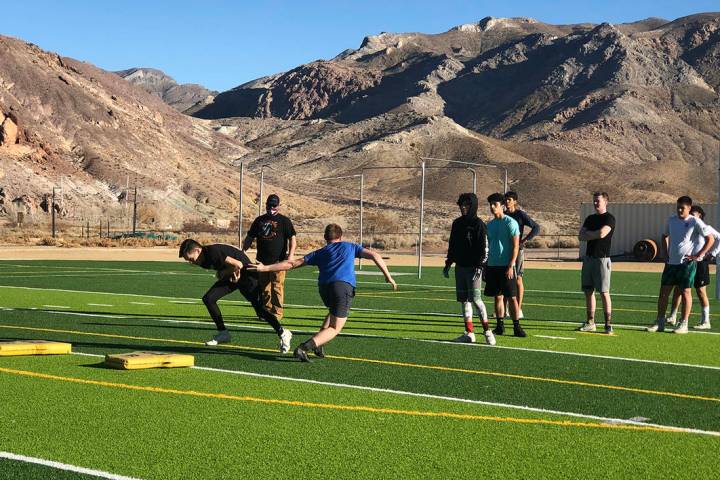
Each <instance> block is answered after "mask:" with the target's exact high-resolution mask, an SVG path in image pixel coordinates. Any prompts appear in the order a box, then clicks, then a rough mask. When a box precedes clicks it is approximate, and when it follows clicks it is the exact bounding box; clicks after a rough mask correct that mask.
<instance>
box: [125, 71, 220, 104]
mask: <svg viewBox="0 0 720 480" xmlns="http://www.w3.org/2000/svg"><path fill="white" fill-rule="evenodd" d="M115 73H116V74H117V75H119V76H120V77H121V78H124V79H125V80H127V81H128V82H130V83H132V84H133V85H137V86H139V87H140V88H142V89H143V90H145V91H146V92H148V93H151V94H153V95H157V96H158V97H159V98H160V99H161V100H162V101H163V102H165V103H167V104H168V105H170V106H171V107H173V108H174V109H175V110H177V111H179V112H184V111H185V110H188V109H189V108H195V109H199V108H202V107H203V106H204V105H206V104H208V103H211V102H212V101H213V99H214V97H215V95H217V93H218V92H215V91H212V90H208V89H207V88H205V87H203V86H202V85H198V84H196V83H183V84H178V83H177V82H176V81H175V79H174V78H172V77H170V76H169V75H166V74H165V73H163V72H162V71H160V70H156V69H154V68H130V69H128V70H121V71H119V72H115Z"/></svg>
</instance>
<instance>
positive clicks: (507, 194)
mask: <svg viewBox="0 0 720 480" xmlns="http://www.w3.org/2000/svg"><path fill="white" fill-rule="evenodd" d="M505 198H512V199H513V200H515V201H516V202H517V201H518V194H517V192H513V191H512V190H511V191H509V192H505Z"/></svg>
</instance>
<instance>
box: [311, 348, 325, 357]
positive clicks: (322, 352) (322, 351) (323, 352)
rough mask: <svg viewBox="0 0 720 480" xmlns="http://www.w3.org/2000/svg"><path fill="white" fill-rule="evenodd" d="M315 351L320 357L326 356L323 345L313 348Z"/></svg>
mask: <svg viewBox="0 0 720 480" xmlns="http://www.w3.org/2000/svg"><path fill="white" fill-rule="evenodd" d="M313 353H314V354H315V356H316V357H318V358H325V349H324V348H323V346H322V345H320V346H319V347H315V348H313Z"/></svg>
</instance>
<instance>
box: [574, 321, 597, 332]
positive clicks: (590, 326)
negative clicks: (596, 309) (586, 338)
mask: <svg viewBox="0 0 720 480" xmlns="http://www.w3.org/2000/svg"><path fill="white" fill-rule="evenodd" d="M578 330H579V331H581V332H594V331H596V330H597V327H596V326H595V322H593V323H590V322H585V323H583V324H582V325H581V326H580V328H578Z"/></svg>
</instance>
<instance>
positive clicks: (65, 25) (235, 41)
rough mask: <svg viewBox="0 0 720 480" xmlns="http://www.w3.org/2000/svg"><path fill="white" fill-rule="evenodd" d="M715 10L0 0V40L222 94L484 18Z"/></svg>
mask: <svg viewBox="0 0 720 480" xmlns="http://www.w3.org/2000/svg"><path fill="white" fill-rule="evenodd" d="M718 9H719V8H718V2H717V0H713V1H707V0H689V1H686V2H680V1H677V0H673V1H669V0H654V1H648V0H634V1H627V0H625V1H615V0H606V1H567V0H559V1H537V0H535V1H525V0H523V1H510V0H508V1H503V2H498V1H495V2H492V1H479V0H478V1H460V0H436V1H426V0H414V1H405V0H384V1H378V0H367V1H351V0H335V1H326V0H296V1H291V0H282V1H281V0H268V1H262V0H256V1H241V0H238V1H220V0H217V1H205V2H203V1H197V0H196V1H194V2H190V1H187V0H175V1H165V0H162V1H161V0H157V1H153V0H144V1H138V0H116V1H110V0H106V1H103V0H64V1H63V0H55V1H51V0H41V1H39V0H36V1H33V0H29V1H27V2H20V1H6V2H3V6H2V18H0V34H2V35H11V36H15V37H19V38H22V39H23V40H27V41H29V42H32V43H35V44H37V45H39V46H40V47H42V48H44V49H46V50H51V51H54V52H58V53H59V54H61V55H64V56H68V57H73V58H77V59H79V60H84V61H88V62H91V63H93V64H95V65H97V66H99V67H101V68H104V69H106V70H121V69H125V68H130V67H154V68H159V69H161V70H163V71H165V72H166V73H167V74H169V75H171V76H172V77H174V78H175V79H176V80H177V81H179V82H181V83H200V84H202V85H204V86H206V87H208V88H211V89H216V90H227V89H229V88H232V87H234V86H236V85H239V84H241V83H244V82H246V81H248V80H252V79H254V78H258V77H261V76H264V75H269V74H272V73H276V72H280V71H285V70H288V69H290V68H293V67H296V66H298V65H300V64H303V63H307V62H310V61H313V60H317V59H320V58H324V59H327V58H332V57H334V56H335V55H336V54H338V53H339V52H341V51H343V50H345V49H346V48H357V47H358V46H359V45H360V43H361V41H362V39H363V37H365V36H366V35H375V34H378V33H380V32H383V31H388V32H424V33H438V32H443V31H445V30H448V29H449V28H451V27H453V26H455V25H459V24H462V23H471V22H476V21H478V20H480V19H481V18H483V17H486V16H493V17H518V16H523V17H532V18H536V19H538V20H541V21H544V22H547V23H556V24H558V23H581V22H592V23H600V22H610V23H623V22H630V21H635V20H640V19H643V18H647V17H661V18H666V19H670V20H673V19H675V18H678V17H682V16H685V15H690V14H693V13H700V12H709V11H714V10H718Z"/></svg>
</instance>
